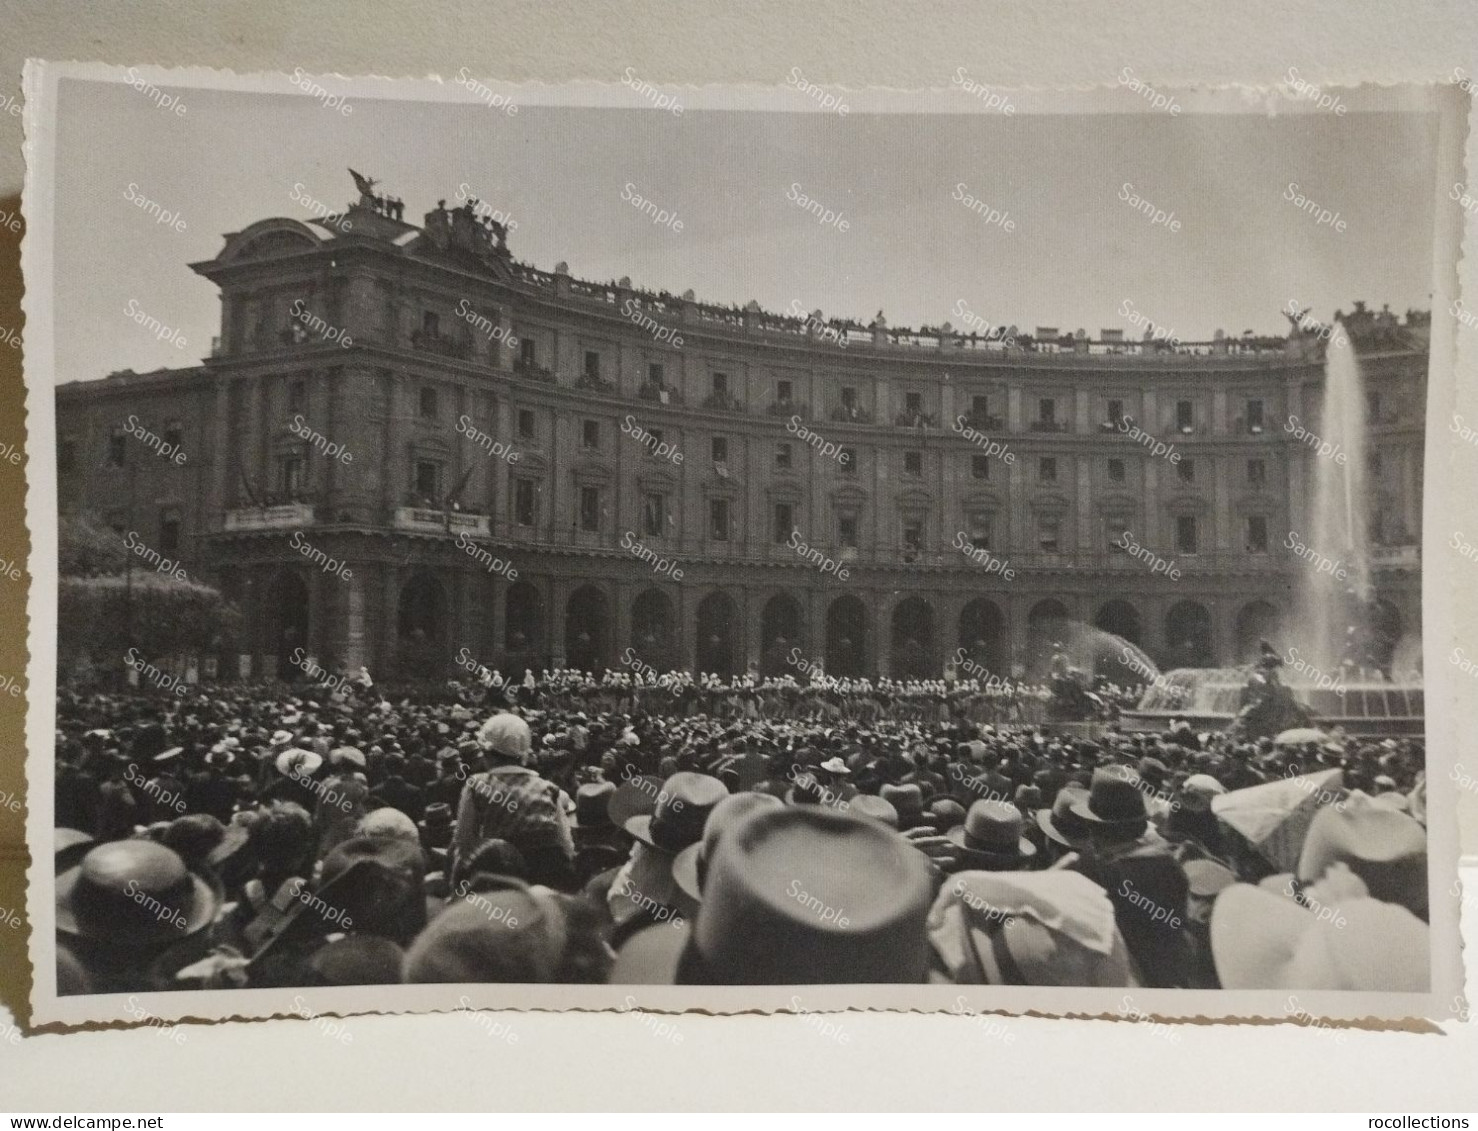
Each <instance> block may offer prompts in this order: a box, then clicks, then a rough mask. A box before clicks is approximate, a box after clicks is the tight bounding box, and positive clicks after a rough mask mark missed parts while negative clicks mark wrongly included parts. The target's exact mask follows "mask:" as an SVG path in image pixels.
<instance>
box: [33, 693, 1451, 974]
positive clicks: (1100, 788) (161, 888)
mask: <svg viewBox="0 0 1478 1131" xmlns="http://www.w3.org/2000/svg"><path fill="white" fill-rule="evenodd" d="M1003 687H1004V685H1003ZM1009 692H1010V693H1009V694H1007V693H1006V691H1005V690H1003V689H1002V688H995V687H991V688H989V689H986V688H985V687H984V685H983V684H982V683H981V682H973V683H972V681H965V683H963V684H953V685H950V684H945V683H943V682H942V681H941V682H938V683H932V682H931V683H922V684H914V685H903V684H893V683H888V682H886V681H884V682H880V683H878V684H876V685H873V684H865V683H864V682H863V681H850V680H835V679H830V678H828V677H822V676H820V675H819V673H818V674H817V676H816V678H814V679H809V680H806V681H805V682H797V681H796V680H794V679H783V680H749V681H740V682H737V683H736V682H725V681H719V680H715V679H698V680H692V679H688V678H686V677H674V678H671V679H668V680H667V681H666V682H665V683H664V682H663V679H662V677H659V676H657V675H656V674H655V673H653V674H652V675H651V676H650V677H642V676H636V677H631V676H623V675H622V674H620V673H618V674H617V675H615V676H611V677H602V678H600V679H596V678H594V677H590V676H587V675H582V674H580V673H575V672H569V671H558V672H550V673H544V675H543V676H541V677H535V676H533V675H532V673H530V674H529V675H527V676H525V677H523V678H522V679H519V680H504V679H503V678H502V677H501V676H498V677H497V678H496V679H494V678H492V673H483V678H481V679H479V680H477V681H475V682H473V683H469V684H462V683H455V682H453V683H448V684H446V685H444V686H436V687H430V688H422V689H418V690H416V691H414V692H411V691H408V690H405V689H402V690H400V691H397V692H394V693H387V692H386V691H385V689H382V688H380V687H377V686H375V685H374V684H373V681H372V680H370V678H369V676H368V674H367V673H364V674H363V675H362V678H361V679H359V680H349V681H339V680H335V681H333V682H332V683H324V684H319V685H316V686H305V685H298V686H288V685H283V684H261V685H242V684H222V685H212V686H195V687H190V688H187V689H184V693H182V694H177V695H163V694H159V693H153V694H146V693H142V692H140V691H138V690H134V689H131V690H129V691H127V692H110V691H83V690H80V689H68V690H63V691H62V692H61V693H60V694H59V695H58V700H57V719H58V724H57V735H56V794H55V796H56V809H55V817H56V825H57V830H56V875H57V882H56V893H57V894H56V910H57V928H58V970H57V979H58V989H59V992H61V993H110V992H136V991H142V990H164V989H191V988H229V987H241V986H253V987H263V986H269V987H284V986H322V985H360V984H382V983H395V982H586V983H589V982H596V983H601V982H609V983H612V984H636V983H678V984H696V983H707V984H715V983H751V984H754V983H764V984H799V983H814V982H832V983H851V982H902V983H907V982H924V981H942V982H956V983H960V984H1025V985H1065V986H1125V987H1133V986H1150V987H1167V988H1178V987H1185V988H1201V989H1205V988H1227V989H1253V988H1280V989H1281V988H1290V989H1292V988H1298V989H1310V990H1311V989H1365V990H1369V989H1380V990H1418V989H1424V988H1425V985H1426V979H1427V963H1428V959H1427V949H1428V948H1427V925H1426V920H1427V879H1426V832H1425V821H1426V806H1425V774H1424V750H1423V744H1422V742H1421V741H1420V740H1418V739H1412V738H1402V739H1394V738H1391V739H1384V740H1379V741H1377V740H1373V739H1364V738H1359V737H1352V736H1347V735H1343V734H1340V733H1339V732H1334V733H1332V734H1328V735H1325V734H1321V733H1319V732H1310V734H1309V735H1308V736H1306V737H1305V738H1303V739H1302V740H1301V741H1298V742H1296V743H1294V742H1280V741H1274V740H1273V739H1271V738H1263V739H1258V740H1237V739H1233V738H1231V737H1229V736H1228V735H1225V734H1220V733H1196V732H1195V731H1194V730H1193V728H1191V727H1190V726H1189V725H1187V724H1186V723H1184V722H1178V723H1175V724H1172V725H1171V727H1170V728H1169V729H1168V730H1166V731H1164V732H1162V733H1145V732H1138V733H1135V732H1128V731H1124V730H1121V729H1119V728H1118V727H1117V726H1116V725H1114V724H1113V723H1111V722H1101V723H1099V724H1097V725H1094V726H1092V727H1088V728H1084V727H1078V728H1054V727H1052V726H1048V725H1042V724H1041V723H1040V722H1038V721H1035V720H1032V719H1030V718H1028V717H1027V716H1026V713H1025V712H1024V711H1023V710H1022V706H1023V704H1024V703H1026V702H1027V701H1028V700H1029V699H1030V698H1032V697H1033V695H1034V693H1033V691H1032V690H1031V689H1030V688H1023V687H1022V686H1021V685H1011V687H1010V688H1009ZM1008 700H1009V703H1008ZM991 703H994V704H996V705H997V706H996V707H995V708H993V709H994V710H996V711H998V713H997V714H991V715H990V720H991V721H983V720H982V718H981V717H980V716H981V715H982V714H983V713H985V712H984V707H983V704H991ZM1257 790H1262V791H1263V792H1262V793H1260V794H1257V798H1258V804H1257V806H1256V808H1257V809H1258V812H1259V814H1260V816H1259V822H1260V824H1259V827H1258V828H1257V829H1254V828H1253V827H1252V826H1250V825H1249V824H1248V823H1247V822H1245V821H1240V820H1237V819H1236V814H1237V813H1238V812H1239V811H1241V809H1242V808H1245V807H1244V806H1241V805H1240V802H1239V799H1242V798H1246V797H1248V796H1250V795H1251V792H1252V791H1257ZM1270 812H1272V813H1274V814H1275V815H1276V816H1277V817H1278V819H1277V820H1273V821H1271V822H1270V821H1269V820H1268V819H1267V814H1268V813H1270Z"/></svg>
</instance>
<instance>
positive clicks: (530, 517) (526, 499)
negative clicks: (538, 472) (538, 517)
mask: <svg viewBox="0 0 1478 1131" xmlns="http://www.w3.org/2000/svg"><path fill="white" fill-rule="evenodd" d="M513 521H514V522H516V523H518V525H519V526H533V525H534V481H533V480H532V479H515V480H514V481H513Z"/></svg>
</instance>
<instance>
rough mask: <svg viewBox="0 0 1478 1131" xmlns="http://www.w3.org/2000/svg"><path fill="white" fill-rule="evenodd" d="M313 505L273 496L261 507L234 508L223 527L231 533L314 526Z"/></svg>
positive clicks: (261, 504) (266, 499)
mask: <svg viewBox="0 0 1478 1131" xmlns="http://www.w3.org/2000/svg"><path fill="white" fill-rule="evenodd" d="M313 517H314V515H313V504H312V503H310V502H305V501H296V500H294V501H287V502H284V501H280V500H276V499H274V497H272V496H268V497H267V498H264V499H263V500H262V501H261V503H260V504H259V505H248V506H239V507H233V508H231V509H229V510H227V511H226V512H225V514H224V516H223V520H222V523H221V527H222V529H223V530H226V531H229V532H239V531H247V530H289V529H292V528H293V527H299V526H312V525H313Z"/></svg>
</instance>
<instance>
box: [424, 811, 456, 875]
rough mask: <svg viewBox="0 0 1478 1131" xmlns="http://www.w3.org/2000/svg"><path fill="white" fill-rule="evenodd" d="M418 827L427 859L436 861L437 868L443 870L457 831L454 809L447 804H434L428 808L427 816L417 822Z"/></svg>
mask: <svg viewBox="0 0 1478 1131" xmlns="http://www.w3.org/2000/svg"><path fill="white" fill-rule="evenodd" d="M416 827H417V828H418V829H419V830H420V834H421V849H422V851H424V852H425V853H426V858H427V859H428V860H433V859H434V860H435V861H436V862H437V867H438V868H441V867H442V866H443V865H444V864H445V862H446V856H447V852H448V850H449V849H450V848H451V846H452V835H453V833H454V832H455V831H456V822H455V821H454V820H453V819H452V807H451V806H450V805H447V804H446V803H445V802H441V801H437V802H433V803H432V804H430V805H428V806H426V815H425V816H424V817H423V818H422V819H421V820H419V821H417V822H416Z"/></svg>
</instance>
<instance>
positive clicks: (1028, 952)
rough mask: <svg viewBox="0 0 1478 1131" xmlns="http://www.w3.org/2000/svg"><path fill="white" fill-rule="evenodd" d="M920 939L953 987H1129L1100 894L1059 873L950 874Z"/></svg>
mask: <svg viewBox="0 0 1478 1131" xmlns="http://www.w3.org/2000/svg"><path fill="white" fill-rule="evenodd" d="M982 804H983V803H982ZM928 931H929V941H930V944H931V947H932V951H933V954H932V957H933V963H934V968H935V970H936V971H937V972H938V973H939V974H940V975H941V976H943V977H945V978H947V979H948V980H949V981H952V982H955V983H957V984H960V985H994V986H1131V985H1134V984H1135V982H1134V981H1133V971H1132V969H1131V963H1130V961H1129V950H1128V947H1127V945H1126V944H1125V942H1124V938H1123V935H1122V934H1121V933H1120V931H1119V929H1118V925H1117V921H1116V919H1115V915H1114V907H1113V903H1112V902H1111V901H1110V900H1109V898H1108V894H1107V893H1106V892H1105V891H1104V890H1103V889H1102V888H1101V887H1099V886H1098V885H1097V884H1095V883H1094V882H1093V881H1092V880H1090V879H1088V877H1086V876H1083V875H1081V874H1079V873H1077V872H1072V871H1069V870H1067V869H1061V868H1059V869H1052V870H1049V871H1046V872H980V871H965V872H959V873H956V874H955V875H953V876H951V877H950V878H949V880H948V881H947V882H946V883H945V885H944V887H943V888H941V889H940V891H939V894H938V896H936V897H935V900H934V904H933V906H932V907H931V908H930V910H929V919H928Z"/></svg>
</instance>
